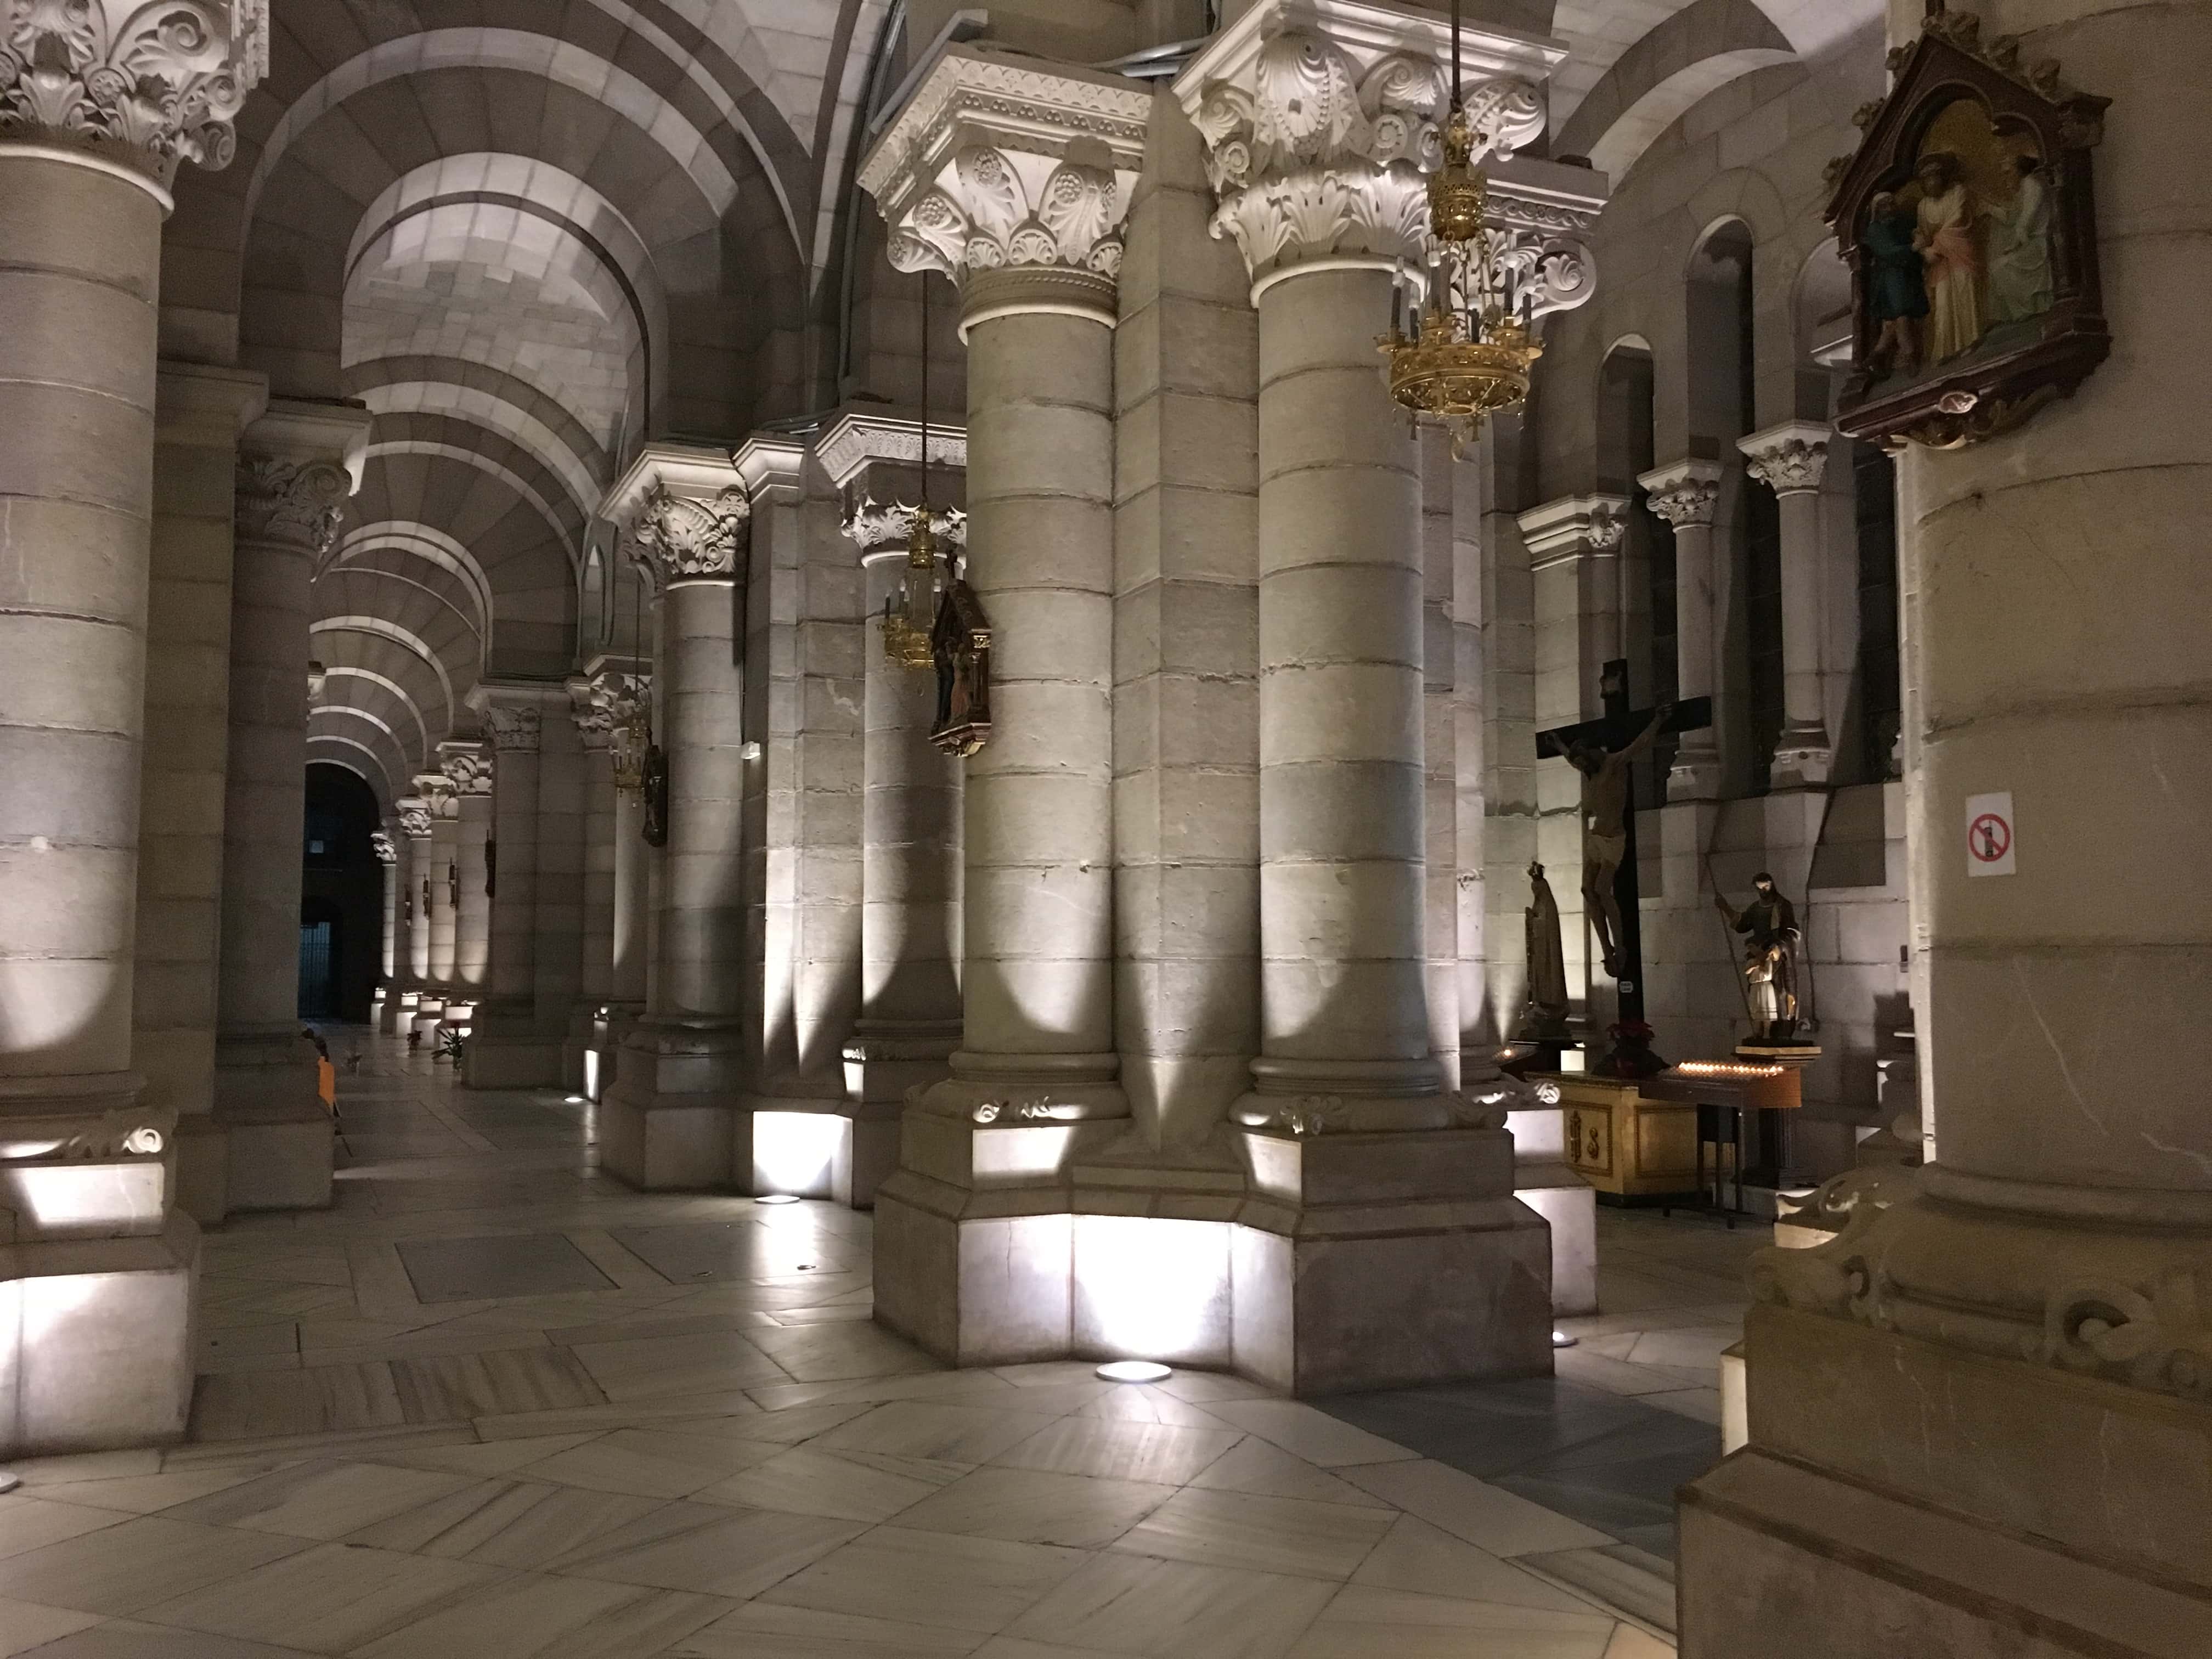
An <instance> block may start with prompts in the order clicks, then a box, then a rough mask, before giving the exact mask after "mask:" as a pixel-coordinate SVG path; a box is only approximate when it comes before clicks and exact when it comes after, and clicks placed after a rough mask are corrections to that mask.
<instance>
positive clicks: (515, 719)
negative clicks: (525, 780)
mask: <svg viewBox="0 0 2212 1659" xmlns="http://www.w3.org/2000/svg"><path fill="white" fill-rule="evenodd" d="M539 720H540V714H539V711H538V705H537V704H536V703H532V702H524V703H494V704H492V705H491V706H490V707H489V708H487V709H485V710H484V724H485V726H487V727H489V730H490V732H491V744H492V747H493V748H494V749H495V750H497V751H498V752H499V753H501V754H502V755H534V754H536V753H537V752H538V730H539V726H538V722H539Z"/></svg>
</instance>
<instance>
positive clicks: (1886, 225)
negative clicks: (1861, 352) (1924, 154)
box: [1859, 190, 1928, 375]
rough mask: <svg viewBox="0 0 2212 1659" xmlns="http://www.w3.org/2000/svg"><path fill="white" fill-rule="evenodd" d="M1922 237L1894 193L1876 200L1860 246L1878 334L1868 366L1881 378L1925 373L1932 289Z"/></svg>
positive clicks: (1872, 317)
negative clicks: (1923, 346)
mask: <svg viewBox="0 0 2212 1659" xmlns="http://www.w3.org/2000/svg"><path fill="white" fill-rule="evenodd" d="M1919 234H1920V233H1919V230H1918V228H1917V226H1916V225H1915V224H1914V222H1913V217H1912V215H1911V214H1910V213H1908V212H1907V211H1905V209H1903V208H1901V207H1899V205H1898V202H1897V193H1896V192H1895V191H1887V190H1885V191H1881V193H1879V194H1878V195H1876V196H1875V198H1874V202H1873V204H1872V205H1871V206H1870V207H1869V209H1868V210H1867V222H1866V228H1865V229H1864V230H1863V231H1861V232H1860V233H1859V246H1860V247H1861V248H1862V249H1863V250H1864V251H1865V253H1866V264H1867V309H1868V313H1869V318H1870V319H1871V320H1872V321H1873V323H1874V325H1875V330H1876V333H1875V343H1874V347H1873V349H1872V350H1871V351H1870V352H1869V356H1868V362H1869V365H1870V366H1871V367H1873V368H1874V371H1875V374H1881V375H1887V374H1892V373H1902V374H1917V373H1918V372H1919V369H1920V331H1921V329H1922V327H1923V325H1924V324H1925V322H1926V320H1927V317H1928V283H1927V279H1926V276H1925V274H1924V273H1925V270H1926V261H1925V260H1923V258H1921V253H1920V247H1919V244H1918V242H1917V240H1916V239H1917V237H1918V235H1919Z"/></svg>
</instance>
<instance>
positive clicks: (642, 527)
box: [599, 443, 752, 590]
mask: <svg viewBox="0 0 2212 1659" xmlns="http://www.w3.org/2000/svg"><path fill="white" fill-rule="evenodd" d="M599 514H600V516H601V517H602V518H605V519H607V520H611V522H612V523H613V524H614V525H615V526H616V527H617V529H618V530H619V531H620V532H622V535H623V538H624V539H625V540H626V541H627V542H628V543H629V546H630V548H631V550H632V551H633V553H634V555H635V557H636V559H637V561H638V562H639V564H640V565H641V566H642V567H643V568H644V569H645V571H646V574H647V576H648V577H649V578H650V579H651V580H652V581H653V586H654V587H655V589H656V590H658V589H659V588H663V587H665V586H668V585H669V584H670V583H671V582H680V581H728V580H731V579H732V578H733V577H734V576H736V575H737V574H738V570H739V568H740V567H741V566H742V565H743V564H744V560H745V557H746V556H747V555H748V554H749V553H750V550H751V547H752V501H751V499H750V496H749V495H747V494H746V492H745V489H744V481H743V480H742V479H741V478H740V477H738V470H737V468H736V466H735V465H733V464H732V461H731V459H730V453H729V451H727V450H726V449H717V448H714V447H709V446H708V445H705V444H678V443H648V444H647V445H646V446H645V447H644V448H643V449H642V450H641V451H640V452H639V454H638V457H637V459H635V461H632V462H631V463H630V465H629V470H628V471H625V472H624V473H623V476H622V477H620V478H619V479H617V481H616V483H615V485H614V488H612V489H610V490H608V491H607V494H606V498H605V500H604V501H601V502H600V504H599Z"/></svg>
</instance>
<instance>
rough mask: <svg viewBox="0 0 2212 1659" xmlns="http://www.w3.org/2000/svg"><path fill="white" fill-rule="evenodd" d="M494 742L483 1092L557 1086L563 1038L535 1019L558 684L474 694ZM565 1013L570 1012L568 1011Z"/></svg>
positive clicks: (474, 1069)
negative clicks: (545, 818) (541, 859)
mask: <svg viewBox="0 0 2212 1659" xmlns="http://www.w3.org/2000/svg"><path fill="white" fill-rule="evenodd" d="M469 701H470V704H471V707H472V708H476V709H477V712H478V713H479V714H482V715H483V721H484V727H485V731H486V732H487V734H488V735H489V738H490V739H491V745H492V750H493V753H494V759H493V764H492V792H491V831H490V835H489V837H488V839H487V841H486V843H485V861H486V866H487V871H488V876H487V884H488V885H489V887H490V889H491V893H490V903H489V922H490V939H489V951H488V958H489V968H488V971H487V973H486V975H485V977H484V996H483V1000H481V1001H479V1002H478V1003H477V1011H476V1016H475V1024H474V1026H473V1029H472V1030H471V1032H470V1034H469V1045H468V1051H467V1060H466V1062H465V1066H464V1071H463V1075H464V1078H465V1080H466V1082H467V1083H468V1085H469V1086H470V1087H471V1088H477V1089H524V1088H537V1087H542V1086H544V1085H549V1084H551V1083H554V1082H556V1081H558V1080H559V1077H560V1051H561V1044H560V1039H559V1037H558V1036H557V1035H556V1036H554V1037H553V1038H552V1040H551V1041H550V1042H548V1041H547V1039H546V1036H545V1035H544V1030H542V1028H541V1022H540V1019H539V1018H538V1016H539V1013H540V1010H539V1008H538V947H539V943H540V941H539V938H538V933H539V927H538V889H539V871H538V841H539V830H540V815H541V812H542V811H543V803H542V793H543V791H542V787H541V784H542V773H543V771H544V756H543V752H542V751H543V750H544V738H545V727H546V726H547V725H548V723H549V722H550V721H554V720H560V721H565V720H567V718H568V693H567V692H566V691H565V690H563V689H562V686H561V684H560V683H559V682H558V681H550V682H538V681H518V680H486V681H483V682H482V683H480V684H478V685H477V689H476V690H473V691H471V693H470V694H469ZM561 1012H562V1017H563V1018H566V1016H567V1013H568V1008H567V1005H566V1004H565V1003H564V1004H563V1005H562V1010H561Z"/></svg>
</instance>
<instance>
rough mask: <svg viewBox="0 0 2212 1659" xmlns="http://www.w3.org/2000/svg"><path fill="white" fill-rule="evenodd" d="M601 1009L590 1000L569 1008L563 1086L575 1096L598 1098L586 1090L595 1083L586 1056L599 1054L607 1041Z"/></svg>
mask: <svg viewBox="0 0 2212 1659" xmlns="http://www.w3.org/2000/svg"><path fill="white" fill-rule="evenodd" d="M599 1006H600V1005H599V1004H598V1003H597V1002H593V1001H590V1000H580V1001H577V1002H573V1003H571V1004H570V1005H569V1006H568V1030H566V1031H565V1032H563V1033H562V1038H561V1086H562V1088H564V1089H566V1090H568V1092H569V1093H571V1094H580V1095H584V1096H586V1097H594V1096H593V1095H592V1090H591V1089H590V1088H589V1087H588V1086H586V1085H589V1084H590V1083H591V1081H592V1079H591V1076H590V1071H591V1068H590V1067H589V1066H588V1065H587V1063H586V1060H585V1056H586V1055H587V1054H593V1053H596V1052H598V1051H599V1049H600V1048H601V1046H602V1044H603V1042H604V1041H605V1034H606V1027H605V1022H603V1021H602V1020H601V1019H600V1018H599Z"/></svg>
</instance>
